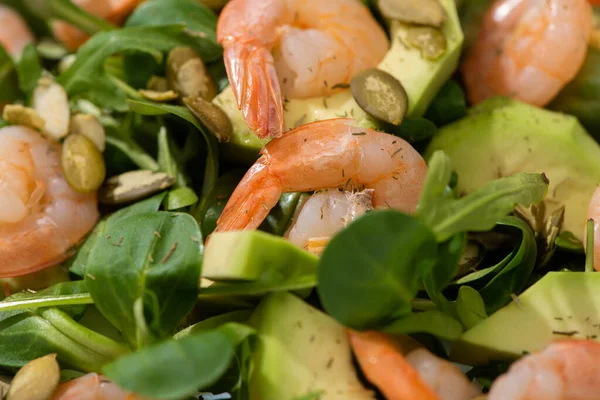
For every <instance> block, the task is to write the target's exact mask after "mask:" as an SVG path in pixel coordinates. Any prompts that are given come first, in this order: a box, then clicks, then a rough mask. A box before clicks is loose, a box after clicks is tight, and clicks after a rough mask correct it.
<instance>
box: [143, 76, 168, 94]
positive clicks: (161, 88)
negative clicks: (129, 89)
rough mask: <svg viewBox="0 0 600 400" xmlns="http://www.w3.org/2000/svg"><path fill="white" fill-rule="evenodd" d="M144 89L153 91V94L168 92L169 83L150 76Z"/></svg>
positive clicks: (158, 77)
mask: <svg viewBox="0 0 600 400" xmlns="http://www.w3.org/2000/svg"><path fill="white" fill-rule="evenodd" d="M146 89H148V90H154V91H155V92H166V91H168V90H169V81H168V80H167V78H163V77H162V76H156V75H152V77H151V78H150V80H149V81H148V84H147V85H146Z"/></svg>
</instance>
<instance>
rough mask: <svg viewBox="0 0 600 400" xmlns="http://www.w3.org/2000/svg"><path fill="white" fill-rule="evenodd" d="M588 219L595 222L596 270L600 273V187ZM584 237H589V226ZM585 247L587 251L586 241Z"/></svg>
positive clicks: (596, 191)
mask: <svg viewBox="0 0 600 400" xmlns="http://www.w3.org/2000/svg"><path fill="white" fill-rule="evenodd" d="M587 218H588V219H592V220H594V249H593V250H594V254H593V255H594V269H595V270H596V271H600V186H598V187H597V188H596V190H595V191H594V194H593V195H592V199H591V200H590V203H589V206H588V212H587ZM583 237H584V238H585V237H587V224H586V225H585V228H584V230H583ZM583 247H584V248H585V249H586V251H587V245H586V240H584V241H583Z"/></svg>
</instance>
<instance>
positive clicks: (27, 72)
mask: <svg viewBox="0 0 600 400" xmlns="http://www.w3.org/2000/svg"><path fill="white" fill-rule="evenodd" d="M17 74H18V75H19V86H20V87H21V90H22V91H23V92H24V93H25V94H26V95H27V96H31V94H32V93H33V91H34V90H35V88H36V87H37V83H38V80H39V79H40V78H41V76H42V65H41V64H40V58H39V56H38V53H37V51H36V49H35V46H34V45H33V44H28V45H27V47H25V49H24V50H23V54H21V58H20V59H19V62H18V64H17Z"/></svg>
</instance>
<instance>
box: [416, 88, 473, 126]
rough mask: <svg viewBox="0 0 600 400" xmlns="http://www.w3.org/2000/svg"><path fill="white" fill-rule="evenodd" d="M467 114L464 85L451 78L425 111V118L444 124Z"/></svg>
mask: <svg viewBox="0 0 600 400" xmlns="http://www.w3.org/2000/svg"><path fill="white" fill-rule="evenodd" d="M465 115H467V102H466V99H465V93H464V91H463V89H462V87H461V86H460V85H459V84H458V83H456V81H454V80H452V79H451V80H449V81H448V82H446V84H445V85H444V86H442V88H441V89H440V91H439V92H438V94H437V95H436V96H435V98H434V99H433V101H432V102H431V105H430V106H429V108H428V109H427V111H426V112H425V118H427V119H428V120H430V121H432V122H433V123H434V124H435V125H437V126H443V125H446V124H449V123H451V122H454V121H456V120H457V119H460V118H462V117H464V116H465Z"/></svg>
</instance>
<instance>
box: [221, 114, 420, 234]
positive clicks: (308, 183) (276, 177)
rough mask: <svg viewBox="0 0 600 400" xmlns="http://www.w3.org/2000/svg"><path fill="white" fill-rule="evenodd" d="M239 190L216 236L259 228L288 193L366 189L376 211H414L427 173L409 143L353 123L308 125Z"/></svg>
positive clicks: (269, 153)
mask: <svg viewBox="0 0 600 400" xmlns="http://www.w3.org/2000/svg"><path fill="white" fill-rule="evenodd" d="M261 154H262V157H260V158H259V159H258V161H256V163H255V164H254V165H253V166H252V167H251V168H250V170H248V172H247V173H246V175H245V176H244V177H243V178H242V180H241V182H240V183H239V185H238V187H237V188H236V189H235V191H234V192H233V194H232V195H231V197H230V198H229V201H228V202H227V205H226V206H225V209H224V210H223V213H222V214H221V217H220V218H219V220H218V221H217V228H216V231H229V230H241V229H256V228H258V226H259V225H260V223H261V222H262V221H263V220H264V219H265V218H266V216H267V214H268V213H269V210H270V209H271V208H273V207H274V206H275V205H276V204H277V202H278V201H279V197H280V196H281V194H282V193H283V192H286V191H290V192H292V191H293V192H302V191H313V190H320V189H328V188H336V187H337V188H341V187H345V188H348V187H353V186H364V187H365V188H367V189H373V190H374V192H373V206H374V207H375V208H377V207H390V208H395V209H398V210H402V211H405V212H414V210H415V209H416V207H417V202H418V200H419V196H420V193H421V188H422V186H423V183H424V181H425V175H426V174H427V165H426V164H425V161H424V160H423V158H422V157H421V155H420V154H419V153H418V152H417V151H416V150H415V149H413V148H412V146H411V145H410V144H408V143H407V142H405V141H404V140H402V139H400V138H398V137H396V136H393V135H389V134H387V133H383V132H378V131H375V130H372V129H365V128H360V127H358V126H356V122H355V121H354V120H352V119H344V118H339V119H330V120H325V121H318V122H313V123H310V124H306V125H302V126H300V127H298V128H296V129H294V130H292V131H290V132H289V133H287V134H286V135H284V136H282V137H280V138H278V139H275V140H273V141H271V142H270V143H269V144H267V145H266V146H265V147H264V148H263V150H262V151H261Z"/></svg>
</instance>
